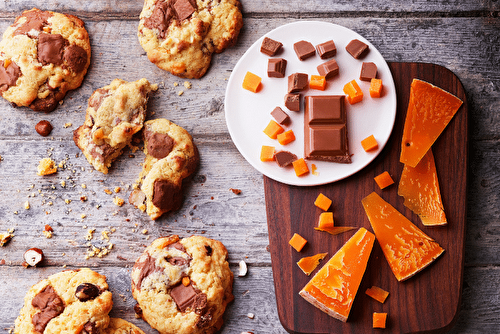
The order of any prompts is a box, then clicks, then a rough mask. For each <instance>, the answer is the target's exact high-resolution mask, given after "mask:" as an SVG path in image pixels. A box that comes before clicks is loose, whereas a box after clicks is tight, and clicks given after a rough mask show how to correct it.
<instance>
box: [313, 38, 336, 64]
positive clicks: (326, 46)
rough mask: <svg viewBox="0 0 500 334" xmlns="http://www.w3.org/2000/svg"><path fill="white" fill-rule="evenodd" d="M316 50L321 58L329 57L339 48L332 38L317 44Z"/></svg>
mask: <svg viewBox="0 0 500 334" xmlns="http://www.w3.org/2000/svg"><path fill="white" fill-rule="evenodd" d="M316 51H317V52H318V55H319V57H320V58H321V59H328V58H331V57H333V56H335V55H336V54H337V48H336V47H335V43H334V42H333V41H332V40H330V41H326V42H325V43H321V44H318V45H316Z"/></svg>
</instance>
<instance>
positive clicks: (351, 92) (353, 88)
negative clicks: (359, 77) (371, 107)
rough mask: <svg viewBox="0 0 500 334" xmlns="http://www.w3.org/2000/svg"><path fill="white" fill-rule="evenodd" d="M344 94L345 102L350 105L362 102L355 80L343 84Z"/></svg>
mask: <svg viewBox="0 0 500 334" xmlns="http://www.w3.org/2000/svg"><path fill="white" fill-rule="evenodd" d="M344 93H346V94H347V101H349V103H350V104H355V103H358V102H361V100H363V92H362V91H361V88H359V85H358V83H357V82H356V80H352V81H350V82H348V83H346V84H345V86H344Z"/></svg>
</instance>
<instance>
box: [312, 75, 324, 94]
mask: <svg viewBox="0 0 500 334" xmlns="http://www.w3.org/2000/svg"><path fill="white" fill-rule="evenodd" d="M309 88H311V89H318V90H325V88H326V78H325V77H324V76H321V75H311V80H310V81H309Z"/></svg>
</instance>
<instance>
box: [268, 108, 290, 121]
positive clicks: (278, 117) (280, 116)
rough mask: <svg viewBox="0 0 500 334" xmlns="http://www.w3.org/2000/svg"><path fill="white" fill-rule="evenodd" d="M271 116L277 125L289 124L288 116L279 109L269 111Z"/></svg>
mask: <svg viewBox="0 0 500 334" xmlns="http://www.w3.org/2000/svg"><path fill="white" fill-rule="evenodd" d="M271 116H273V117H274V119H275V120H276V122H278V123H279V124H287V123H289V122H290V116H288V114H287V113H286V112H284V111H283V109H281V108H280V107H276V108H274V110H273V111H271Z"/></svg>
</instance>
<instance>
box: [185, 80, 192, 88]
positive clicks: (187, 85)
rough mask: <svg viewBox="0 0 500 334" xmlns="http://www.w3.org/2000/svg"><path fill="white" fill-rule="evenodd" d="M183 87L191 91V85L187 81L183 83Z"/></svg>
mask: <svg viewBox="0 0 500 334" xmlns="http://www.w3.org/2000/svg"><path fill="white" fill-rule="evenodd" d="M184 87H186V88H187V89H191V87H193V85H191V83H190V82H189V81H184Z"/></svg>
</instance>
